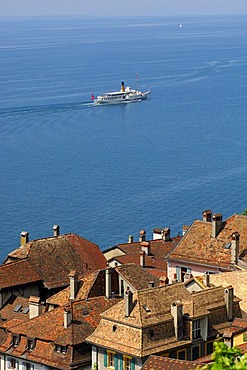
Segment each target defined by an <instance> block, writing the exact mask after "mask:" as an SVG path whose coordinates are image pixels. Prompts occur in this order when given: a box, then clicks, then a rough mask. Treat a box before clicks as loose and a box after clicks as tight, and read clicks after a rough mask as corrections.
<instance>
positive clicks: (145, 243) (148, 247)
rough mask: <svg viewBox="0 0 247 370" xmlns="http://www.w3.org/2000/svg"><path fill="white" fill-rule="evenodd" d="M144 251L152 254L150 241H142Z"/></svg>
mask: <svg viewBox="0 0 247 370" xmlns="http://www.w3.org/2000/svg"><path fill="white" fill-rule="evenodd" d="M141 247H142V251H143V252H145V253H146V255H147V256H149V255H150V242H142V243H141Z"/></svg>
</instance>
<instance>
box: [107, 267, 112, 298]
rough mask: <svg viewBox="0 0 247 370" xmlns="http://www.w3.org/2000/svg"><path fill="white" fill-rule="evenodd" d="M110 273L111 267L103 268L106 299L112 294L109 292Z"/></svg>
mask: <svg viewBox="0 0 247 370" xmlns="http://www.w3.org/2000/svg"><path fill="white" fill-rule="evenodd" d="M111 273H112V268H111V267H107V268H106V269H105V296H106V298H107V299H110V298H111V296H112V294H111Z"/></svg>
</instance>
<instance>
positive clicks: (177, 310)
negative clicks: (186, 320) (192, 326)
mask: <svg viewBox="0 0 247 370" xmlns="http://www.w3.org/2000/svg"><path fill="white" fill-rule="evenodd" d="M171 314H172V316H173V319H174V330H175V336H176V338H177V340H179V339H182V337H183V304H182V302H181V301H176V302H173V303H172V305H171Z"/></svg>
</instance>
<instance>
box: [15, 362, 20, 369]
mask: <svg viewBox="0 0 247 370" xmlns="http://www.w3.org/2000/svg"><path fill="white" fill-rule="evenodd" d="M15 368H16V370H19V361H16V363H15Z"/></svg>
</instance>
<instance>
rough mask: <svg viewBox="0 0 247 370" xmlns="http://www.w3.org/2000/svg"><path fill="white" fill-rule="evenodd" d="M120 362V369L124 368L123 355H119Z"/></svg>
mask: <svg viewBox="0 0 247 370" xmlns="http://www.w3.org/2000/svg"><path fill="white" fill-rule="evenodd" d="M119 361H120V362H119V364H120V370H123V356H122V355H119Z"/></svg>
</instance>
